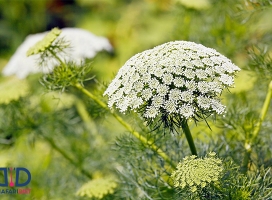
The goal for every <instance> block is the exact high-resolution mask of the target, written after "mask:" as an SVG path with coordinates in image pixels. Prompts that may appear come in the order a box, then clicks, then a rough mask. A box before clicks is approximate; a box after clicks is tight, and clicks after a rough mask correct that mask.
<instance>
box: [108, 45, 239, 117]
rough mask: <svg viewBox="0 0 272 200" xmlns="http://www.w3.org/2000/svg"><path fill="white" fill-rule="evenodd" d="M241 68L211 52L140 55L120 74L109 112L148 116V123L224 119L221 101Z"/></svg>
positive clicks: (170, 50)
mask: <svg viewBox="0 0 272 200" xmlns="http://www.w3.org/2000/svg"><path fill="white" fill-rule="evenodd" d="M239 70H240V68H239V67H237V66H236V65H234V64H233V63H232V62H231V61H230V60H229V59H228V58H226V57H225V56H223V55H221V54H220V53H218V52H217V51H215V50H214V49H211V48H207V47H204V46H203V45H201V44H196V43H194V42H187V41H175V42H168V43H165V44H162V45H160V46H157V47H155V48H153V49H150V50H146V51H144V52H142V53H138V54H136V55H135V56H133V57H132V58H130V59H129V60H128V61H127V62H126V63H125V65H124V66H123V67H122V68H121V69H120V70H119V72H118V73H117V75H116V77H115V79H114V80H113V81H112V82H111V83H110V85H109V87H108V88H107V90H106V91H105V93H104V95H107V96H108V97H109V101H108V106H109V107H110V108H112V107H113V106H114V105H115V106H116V107H117V108H118V109H119V110H120V111H121V112H125V111H127V110H129V109H131V110H134V111H140V112H143V116H144V117H145V118H146V119H151V120H153V119H154V118H156V117H157V116H164V117H165V116H168V117H169V116H170V117H172V118H175V119H180V120H186V119H188V118H194V119H196V118H205V117H207V116H209V115H210V114H213V113H216V114H222V113H224V112H225V106H224V105H222V104H221V102H220V99H219V96H220V95H221V92H222V90H223V89H224V88H228V87H231V86H233V85H234V75H235V73H236V72H237V71H239Z"/></svg>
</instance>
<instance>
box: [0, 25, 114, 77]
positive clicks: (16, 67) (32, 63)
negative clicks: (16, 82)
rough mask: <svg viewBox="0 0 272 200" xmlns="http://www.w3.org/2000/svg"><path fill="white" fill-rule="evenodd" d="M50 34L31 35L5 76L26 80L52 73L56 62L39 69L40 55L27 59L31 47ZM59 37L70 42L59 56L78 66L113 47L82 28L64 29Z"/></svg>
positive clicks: (20, 47) (21, 46)
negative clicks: (36, 75)
mask: <svg viewBox="0 0 272 200" xmlns="http://www.w3.org/2000/svg"><path fill="white" fill-rule="evenodd" d="M47 33H48V32H44V33H37V34H33V35H29V36H28V37H27V38H26V39H25V41H24V42H23V43H22V44H21V45H20V46H19V47H18V48H17V50H16V52H15V53H14V55H13V56H12V57H11V59H10V60H9V62H8V64H7V65H6V66H5V67H4V69H3V71H2V73H3V74H4V75H5V76H10V75H16V76H17V77H18V78H21V79H23V78H25V77H27V76H28V75H29V74H31V73H37V72H43V73H48V72H50V71H51V70H52V69H53V68H54V66H55V64H57V63H56V62H50V63H48V65H47V67H43V68H41V67H37V63H36V61H38V60H39V58H40V56H39V55H32V56H30V57H27V55H26V53H27V51H28V50H29V48H30V47H32V46H34V45H35V44H36V43H37V42H39V41H40V40H42V39H43V38H44V36H45V35H46V34H47ZM59 37H62V38H64V40H65V41H68V42H69V47H68V48H67V49H65V54H61V55H59V56H60V58H61V59H63V60H65V61H73V62H75V63H77V64H79V63H80V62H82V61H83V60H84V59H86V58H93V57H94V56H95V55H96V54H97V53H98V52H99V51H103V50H106V51H112V46H111V44H110V43H109V41H108V39H107V38H105V37H100V36H96V35H94V34H92V33H91V32H89V31H87V30H84V29H80V28H63V29H61V34H60V36H59Z"/></svg>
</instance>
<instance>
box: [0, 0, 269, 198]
mask: <svg viewBox="0 0 272 200" xmlns="http://www.w3.org/2000/svg"><path fill="white" fill-rule="evenodd" d="M267 2H268V1H267ZM265 3H266V2H265V1H244V0H220V1H218V0H190V1H186V0H71V1H65V0H0V70H2V69H3V68H4V66H5V65H6V64H7V62H8V61H9V59H10V57H11V56H12V54H13V53H14V52H15V51H16V48H17V47H18V46H19V45H20V44H21V43H22V42H23V41H24V39H25V37H26V36H27V35H29V34H34V33H38V32H44V31H47V30H51V29H52V28H53V27H59V28H63V27H78V28H83V29H86V30H89V31H90V32H92V33H94V34H96V35H99V36H104V37H107V38H108V39H109V41H110V43H111V44H112V46H113V48H114V54H113V55H110V54H109V53H106V52H101V53H99V54H98V55H97V56H96V57H95V58H94V59H92V67H93V69H92V74H93V75H95V76H96V78H97V80H99V82H100V83H105V84H108V83H109V82H110V80H111V79H112V78H113V77H114V75H115V73H116V72H117V71H118V69H119V68H120V67H121V66H122V65H123V64H124V63H125V61H126V60H128V59H129V58H130V57H131V56H133V55H134V54H136V53H139V52H141V51H143V50H146V49H149V48H152V47H154V46H157V45H160V44H162V43H165V42H168V41H173V40H188V41H193V42H196V43H201V44H203V45H204V46H207V47H211V48H214V49H216V50H217V51H218V52H220V53H222V54H223V55H225V56H227V57H228V58H230V59H231V60H232V61H233V62H234V63H235V64H237V65H238V66H239V67H241V68H245V66H246V65H247V63H248V60H249V56H248V50H249V49H250V48H251V47H252V46H253V45H256V44H258V45H267V44H269V43H270V44H271V37H272V35H271V34H269V33H271V30H272V24H271V23H270V21H271V20H270V19H271V17H272V16H271V15H272V12H271V7H270V8H269V9H262V6H263V4H265ZM268 48H269V45H268ZM270 48H271V46H270ZM39 78H40V74H38V75H31V76H29V77H28V78H26V79H23V80H20V79H18V78H16V77H4V76H2V75H1V76H0V103H1V106H0V121H1V122H0V147H1V149H0V167H11V166H14V167H16V166H22V167H25V168H27V169H29V170H30V172H31V174H32V181H31V183H30V185H28V188H31V189H32V191H31V194H30V195H28V196H27V195H25V196H12V197H11V196H4V195H2V196H1V195H0V198H1V199H2V197H3V199H85V198H84V197H76V196H75V193H76V191H77V190H78V189H79V188H80V187H81V186H82V185H83V184H84V183H86V182H87V181H88V180H89V177H87V176H85V175H84V172H83V173H82V169H84V170H86V171H88V172H89V173H90V174H91V175H92V177H103V176H106V175H107V174H111V173H114V170H115V169H114V168H115V164H116V163H115V162H116V161H115V159H114V155H115V154H116V152H115V151H113V149H112V147H111V146H112V144H113V143H114V140H115V137H116V136H118V135H120V134H122V133H124V128H123V127H121V126H120V125H118V123H117V122H116V121H115V120H114V119H112V118H111V117H110V116H108V115H107V114H105V113H104V112H103V111H101V109H100V108H99V107H98V106H97V105H96V104H95V103H94V102H92V101H90V100H89V99H87V98H86V97H85V96H83V95H82V94H79V93H77V92H76V91H74V90H73V89H69V90H68V92H67V93H63V94H59V93H57V92H51V93H47V92H46V91H45V89H44V88H43V87H42V86H41V85H40V84H39ZM256 79H257V77H256V75H255V74H254V73H251V72H248V71H246V70H242V72H241V73H240V74H239V77H237V80H236V88H234V89H233V90H231V92H232V93H242V92H247V93H250V94H252V96H254V90H253V87H254V83H255V80H256ZM260 84H263V85H264V86H265V85H266V84H267V82H264V83H260ZM86 87H87V88H88V89H90V90H94V91H96V94H97V95H101V94H102V93H103V90H104V89H105V88H104V86H103V85H102V84H96V83H94V82H90V83H88V84H87V85H86ZM224 101H227V99H224ZM253 102H254V100H253ZM259 104H261V103H259ZM204 127H205V126H199V127H196V128H195V129H194V132H195V134H196V135H200V134H199V133H201V131H202V129H204ZM206 131H207V132H209V130H206ZM52 141H53V142H52ZM54 144H55V146H54ZM61 151H64V154H63V153H61ZM65 155H66V156H65ZM67 155H68V156H67ZM71 160H72V161H75V162H76V163H73V162H71ZM84 170H83V171H84ZM1 178H3V177H1ZM0 180H2V179H0Z"/></svg>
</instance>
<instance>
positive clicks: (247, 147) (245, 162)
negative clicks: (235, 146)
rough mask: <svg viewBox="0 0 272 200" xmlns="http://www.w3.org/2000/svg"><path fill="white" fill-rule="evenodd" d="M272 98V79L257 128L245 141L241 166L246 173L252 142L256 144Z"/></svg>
mask: <svg viewBox="0 0 272 200" xmlns="http://www.w3.org/2000/svg"><path fill="white" fill-rule="evenodd" d="M271 98H272V81H270V83H269V86H268V91H267V94H266V98H265V101H264V104H263V107H262V110H261V114H260V118H259V121H258V123H257V125H256V126H255V129H254V131H253V134H252V136H251V138H250V139H249V140H248V141H246V142H245V146H244V147H245V150H246V151H245V155H244V160H243V164H242V168H241V171H242V172H244V173H246V172H247V169H248V163H249V161H250V154H251V151H252V144H254V142H255V140H256V138H257V136H258V134H259V132H260V129H261V126H262V123H263V121H264V119H265V116H266V114H267V111H268V108H269V105H270V101H271Z"/></svg>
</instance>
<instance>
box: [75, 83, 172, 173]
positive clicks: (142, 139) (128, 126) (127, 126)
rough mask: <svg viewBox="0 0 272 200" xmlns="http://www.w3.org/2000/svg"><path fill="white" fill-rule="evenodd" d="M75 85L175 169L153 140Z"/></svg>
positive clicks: (89, 93) (76, 85)
mask: <svg viewBox="0 0 272 200" xmlns="http://www.w3.org/2000/svg"><path fill="white" fill-rule="evenodd" d="M75 87H76V88H77V89H79V90H80V91H81V92H83V93H84V94H85V95H87V96H88V97H90V98H91V99H93V100H94V101H95V102H96V103H97V104H99V105H100V106H101V107H102V108H104V109H106V110H109V111H110V113H111V114H112V116H113V117H114V118H115V119H117V121H118V122H120V124H122V125H123V126H124V127H125V128H126V129H127V130H128V131H129V132H131V133H132V134H133V135H134V136H135V137H136V138H137V139H139V140H140V141H141V142H142V143H143V144H145V145H148V146H149V147H151V149H152V150H154V151H155V152H157V153H158V154H159V155H160V156H161V157H162V158H163V159H164V160H165V161H166V162H167V163H169V164H170V165H171V167H172V168H173V169H175V167H176V165H175V164H174V163H173V162H172V161H171V160H170V158H169V157H168V156H167V155H166V153H164V152H163V151H162V150H161V149H160V148H159V147H157V146H156V145H155V144H154V143H153V142H151V141H149V140H148V139H147V138H146V137H144V136H143V135H141V134H140V133H138V132H137V131H135V130H134V129H133V128H132V127H131V126H130V125H129V124H128V123H126V122H125V121H124V120H123V119H122V118H121V117H120V116H119V115H117V114H116V113H114V112H113V111H111V110H110V109H109V108H108V106H107V105H106V104H105V103H104V102H103V101H101V100H100V99H98V98H97V97H96V96H95V95H93V94H92V93H91V92H89V91H88V90H86V89H85V88H84V87H82V85H80V84H79V83H76V84H75Z"/></svg>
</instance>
